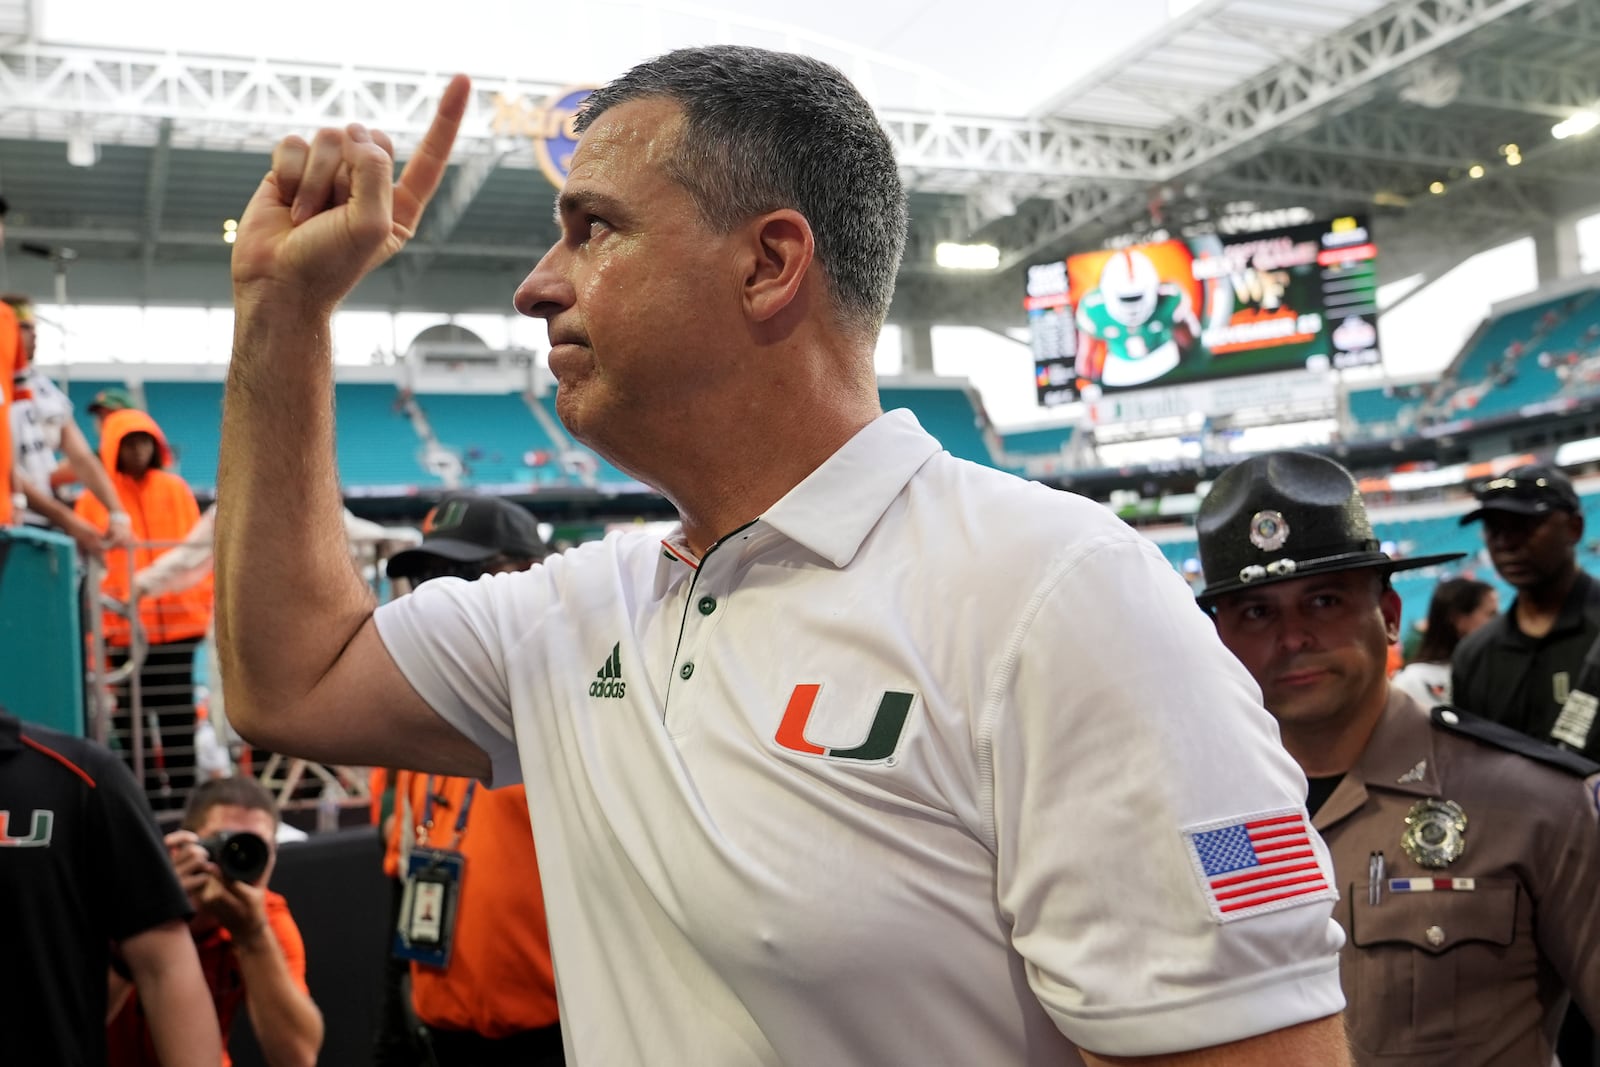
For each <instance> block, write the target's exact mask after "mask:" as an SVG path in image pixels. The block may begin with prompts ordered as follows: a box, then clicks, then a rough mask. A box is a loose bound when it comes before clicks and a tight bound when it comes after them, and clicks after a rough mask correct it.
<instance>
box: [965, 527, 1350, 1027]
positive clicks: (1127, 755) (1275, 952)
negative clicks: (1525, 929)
mask: <svg viewBox="0 0 1600 1067" xmlns="http://www.w3.org/2000/svg"><path fill="white" fill-rule="evenodd" d="M1006 669H1007V670H1008V671H1009V678H1006V677H1004V676H1002V679H1001V681H1002V682H1004V683H1005V687H1004V688H1003V689H997V694H998V695H997V696H996V697H995V699H993V700H991V702H990V704H989V706H988V707H987V708H986V711H985V715H984V717H983V718H982V719H981V720H980V724H979V736H978V750H979V753H980V759H986V762H987V766H986V767H984V768H983V769H984V770H985V771H986V772H988V776H989V780H990V782H991V783H992V784H991V787H990V796H989V797H988V798H987V799H988V800H989V801H990V812H989V813H988V815H989V817H990V818H992V831H993V835H994V838H993V840H994V846H995V851H996V856H997V874H998V878H997V899H998V904H999V906H1000V908H1001V911H1002V913H1003V914H1004V916H1005V917H1006V919H1007V920H1008V921H1009V923H1010V925H1011V931H1012V942H1013V944H1014V946H1015V947H1016V949H1017V950H1018V952H1019V953H1020V954H1021V955H1022V957H1023V959H1024V960H1025V963H1026V969H1027V974H1028V980H1029V983H1030V984H1031V986H1032V988H1033V991H1034V993H1035V994H1036V995H1037V996H1038V998H1039V1000H1040V1002H1041V1003H1042V1004H1043V1005H1044V1007H1045V1008H1046V1010H1047V1011H1049V1013H1050V1014H1051V1016H1052V1017H1053V1018H1054V1020H1055V1021H1056V1024H1057V1025H1058V1026H1059V1027H1060V1029H1061V1030H1062V1032H1063V1033H1065V1034H1066V1035H1067V1036H1068V1037H1069V1038H1071V1039H1072V1040H1073V1041H1074V1042H1076V1043H1077V1044H1079V1045H1080V1046H1081V1047H1083V1048H1085V1049H1088V1050H1090V1051H1092V1052H1097V1053H1103V1054H1106V1055H1124V1056H1141V1055H1158V1054H1162V1053H1170V1052H1174V1051H1179V1050H1187V1049H1196V1048H1207V1047H1211V1046H1213V1045H1218V1044H1223V1043H1226V1042H1229V1041H1236V1040H1241V1039H1243V1038H1246V1037H1251V1036H1255V1035H1258V1034H1262V1033H1267V1032H1270V1031H1272V1030H1276V1029H1281V1028H1283V1027H1286V1026H1291V1025H1294V1024H1297V1023H1302V1022H1307V1021H1310V1020H1313V1019H1319V1018H1323V1017H1326V1016H1329V1015H1333V1014H1335V1013H1337V1012H1339V1011H1340V1010H1341V1009H1342V1008H1343V1007H1344V998H1343V995H1342V993H1341V992H1340V987H1339V977H1338V958H1337V953H1338V950H1339V947H1340V945H1341V943H1342V935H1341V933H1340V931H1339V928H1338V927H1337V925H1335V924H1334V923H1333V921H1332V920H1331V918H1330V914H1331V897H1332V891H1331V890H1326V891H1323V892H1320V893H1316V894H1309V895H1307V897H1306V898H1305V900H1304V902H1299V903H1295V904H1293V905H1286V906H1281V907H1277V909H1276V910H1272V909H1259V913H1257V910H1256V909H1252V910H1251V911H1250V912H1248V913H1247V914H1245V915H1243V916H1241V917H1233V916H1231V915H1230V916H1228V917H1226V918H1224V917H1223V916H1221V915H1219V914H1218V913H1217V910H1216V906H1215V904H1214V902H1213V901H1212V900H1210V899H1208V896H1207V893H1208V887H1207V883H1206V877H1207V875H1206V873H1205V872H1204V871H1203V869H1202V868H1203V862H1202V861H1200V860H1199V857H1198V855H1197V853H1196V851H1195V847H1194V844H1193V834H1194V833H1195V832H1196V828H1204V827H1207V826H1217V825H1223V824H1227V823H1230V822H1240V821H1244V820H1248V819H1250V818H1252V817H1254V816H1257V815H1260V814H1262V813H1269V814H1270V813H1283V812H1285V811H1288V812H1296V811H1298V812H1300V813H1302V815H1303V810H1304V804H1305V779H1304V778H1303V777H1302V775H1301V773H1300V771H1299V768H1298V767H1297V766H1296V765H1295V764H1294V763H1293V761H1292V760H1291V759H1290V757H1289V756H1288V754H1287V753H1286V752H1285V751H1284V749H1283V748H1282V747H1281V745H1280V743H1279V740H1278V733H1277V727H1276V724H1275V723H1274V722H1273V721H1272V720H1271V718H1270V717H1269V716H1268V715H1267V713H1266V712H1265V710H1263V708H1262V707H1261V705H1260V697H1259V691H1258V689H1257V687H1256V685H1255V683H1254V681H1253V680H1252V679H1251V678H1250V676H1249V675H1248V673H1246V672H1245V670H1244V668H1243V667H1242V666H1240V665H1239V663H1238V662H1237V660H1235V659H1234V658H1233V656H1232V655H1231V654H1229V653H1228V651H1227V650H1226V649H1225V648H1224V647H1223V646H1222V644H1221V642H1220V641H1219V640H1218V638H1217V636H1216V632H1215V628H1214V627H1213V625H1212V623H1211V621H1210V620H1209V619H1207V618H1206V617H1205V615H1204V614H1203V613H1202V612H1201V611H1200V610H1199V609H1198V608H1197V607H1196V606H1195V604H1194V599H1193V596H1192V595H1191V594H1190V592H1189V590H1188V589H1187V587H1186V586H1185V585H1184V583H1183V581H1182V579H1181V578H1179V577H1178V576H1177V575H1176V573H1174V572H1173V571H1172V568H1171V567H1170V566H1169V565H1168V564H1167V563H1166V562H1165V561H1164V560H1163V559H1162V558H1161V556H1160V554H1159V552H1157V551H1156V549H1155V548H1154V547H1153V546H1151V545H1148V544H1146V543H1144V542H1142V541H1139V540H1135V539H1132V538H1130V537H1128V536H1127V535H1126V534H1125V533H1116V534H1108V535H1103V536H1100V537H1095V538H1089V539H1086V540H1084V541H1082V542H1079V543H1078V544H1077V545H1075V546H1074V547H1072V548H1071V549H1068V550H1067V554H1066V555H1064V556H1063V558H1062V559H1061V560H1059V561H1058V562H1057V565H1056V566H1055V568H1054V569H1053V571H1052V572H1051V574H1050V576H1049V577H1048V578H1047V579H1046V580H1045V582H1044V584H1043V585H1042V586H1041V587H1040V588H1039V590H1038V591H1037V592H1036V594H1035V596H1034V598H1033V601H1032V603H1031V606H1030V609H1029V613H1028V614H1027V616H1025V617H1024V619H1023V620H1022V623H1021V625H1020V629H1019V631H1018V634H1017V639H1015V640H1013V642H1012V643H1011V656H1010V659H1009V661H1008V666H1007V668H1006ZM1310 837H1311V841H1312V842H1313V845H1312V847H1313V848H1314V849H1315V851H1316V863H1317V864H1318V865H1319V866H1320V869H1321V870H1322V871H1323V872H1324V874H1325V876H1326V875H1327V874H1328V872H1331V864H1330V863H1329V860H1328V856H1327V851H1326V849H1325V847H1324V846H1323V845H1322V843H1321V841H1320V839H1318V838H1317V837H1316V835H1315V833H1314V832H1312V833H1311V834H1310ZM1211 892H1216V891H1215V890H1211Z"/></svg>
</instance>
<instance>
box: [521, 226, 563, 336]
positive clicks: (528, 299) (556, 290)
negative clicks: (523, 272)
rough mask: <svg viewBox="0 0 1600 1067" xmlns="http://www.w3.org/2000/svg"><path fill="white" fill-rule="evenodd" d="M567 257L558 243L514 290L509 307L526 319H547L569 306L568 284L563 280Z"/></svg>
mask: <svg viewBox="0 0 1600 1067" xmlns="http://www.w3.org/2000/svg"><path fill="white" fill-rule="evenodd" d="M567 260H568V253H567V252H566V250H565V249H564V248H563V247H562V246H561V244H560V242H557V243H556V244H555V245H553V246H551V248H550V250H549V251H548V252H546V253H545V254H544V256H543V257H541V258H540V260H539V262H537V263H535V264H534V265H533V269H532V270H531V271H529V272H528V276H527V277H526V278H524V279H522V284H521V285H519V286H517V292H516V295H515V296H513V297H512V301H511V302H512V304H514V305H515V306H516V309H517V310H518V311H519V312H521V313H522V314H524V315H527V316H528V317H529V318H534V319H550V318H553V317H555V316H556V315H558V314H560V313H561V312H562V311H565V310H566V309H567V308H569V307H571V306H572V302H573V289H572V282H571V280H570V279H569V278H568V277H567V270H566V268H567V265H568V264H567Z"/></svg>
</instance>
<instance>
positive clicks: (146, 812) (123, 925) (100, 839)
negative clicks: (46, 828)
mask: <svg viewBox="0 0 1600 1067" xmlns="http://www.w3.org/2000/svg"><path fill="white" fill-rule="evenodd" d="M85 747H86V748H87V746H85ZM84 760H85V763H86V765H87V770H88V771H89V773H90V774H92V775H93V777H94V782H95V785H94V788H93V789H92V790H91V791H90V801H89V803H90V810H91V811H92V813H93V815H92V821H93V823H94V824H96V825H94V826H93V834H92V842H93V843H92V844H91V845H90V846H89V847H87V848H86V849H85V855H86V856H87V857H88V859H89V863H90V864H91V865H92V866H93V868H94V870H93V873H92V874H91V876H90V877H92V878H93V879H94V880H95V884H96V885H97V886H98V887H100V888H101V891H102V892H103V905H104V908H105V915H106V917H107V918H106V932H107V933H108V934H109V935H110V936H111V938H112V940H115V941H125V940H127V939H128V938H130V937H133V936H135V935H136V934H141V933H144V932H145V931H146V930H153V929H155V928H156V927H157V926H161V925H163V924H165V923H169V922H172V921H174V920H187V919H188V918H189V916H190V915H192V914H193V911H192V910H191V909H190V907H189V898H188V897H187V896H185V895H184V892H183V887H182V886H181V885H179V884H178V875H177V873H176V872H175V871H174V870H173V869H172V861H171V859H169V858H168V856H167V849H166V845H164V844H163V843H162V840H161V830H160V828H159V827H157V826H156V820H155V816H154V815H153V814H152V813H151V811H150V807H149V805H148V804H147V803H145V799H144V794H143V793H141V792H140V790H139V786H138V783H137V782H135V781H134V778H133V773H132V772H131V771H129V770H128V768H127V767H125V766H123V764H122V761H121V760H119V759H117V758H116V757H115V756H113V755H111V754H110V753H109V752H101V751H98V750H95V751H93V752H92V753H85V754H84Z"/></svg>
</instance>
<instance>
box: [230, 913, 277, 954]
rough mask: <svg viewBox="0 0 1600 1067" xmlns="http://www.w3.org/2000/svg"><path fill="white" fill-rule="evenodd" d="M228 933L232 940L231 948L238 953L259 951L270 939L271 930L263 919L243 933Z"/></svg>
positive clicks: (234, 931)
mask: <svg viewBox="0 0 1600 1067" xmlns="http://www.w3.org/2000/svg"><path fill="white" fill-rule="evenodd" d="M228 933H229V936H230V937H231V938H232V939H233V947H234V948H235V949H237V950H238V951H240V952H256V951H260V950H261V949H263V948H265V947H266V946H267V944H268V942H269V941H271V939H272V928H271V927H269V926H268V925H267V920H265V919H259V920H257V921H256V923H255V924H254V925H253V926H250V927H248V928H247V929H245V930H243V931H237V930H230V931H229V932H228Z"/></svg>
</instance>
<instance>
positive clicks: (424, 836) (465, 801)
mask: <svg viewBox="0 0 1600 1067" xmlns="http://www.w3.org/2000/svg"><path fill="white" fill-rule="evenodd" d="M433 786H434V777H433V775H431V774H430V775H428V784H427V788H426V790H425V791H424V793H423V800H422V822H421V824H419V825H418V826H417V845H418V846H419V847H420V846H423V845H426V844H427V843H428V833H429V831H431V830H432V829H433ZM477 791H478V780H477V779H476V778H474V779H472V780H471V781H469V782H468V783H467V792H466V795H465V796H463V797H462V798H461V811H460V812H458V813H457V814H456V828H455V837H454V838H452V839H451V841H450V850H451V851H452V852H453V851H455V850H456V849H457V848H458V847H460V845H461V835H462V834H464V833H466V830H467V815H468V813H470V812H471V811H472V798H473V796H474V795H475V794H476V793H477Z"/></svg>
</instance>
